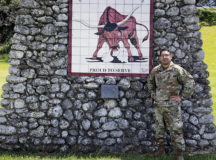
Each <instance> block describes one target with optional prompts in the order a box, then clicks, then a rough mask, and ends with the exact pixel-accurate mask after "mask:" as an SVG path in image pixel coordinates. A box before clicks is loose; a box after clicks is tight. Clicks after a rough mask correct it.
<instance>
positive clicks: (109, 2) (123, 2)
mask: <svg viewBox="0 0 216 160" xmlns="http://www.w3.org/2000/svg"><path fill="white" fill-rule="evenodd" d="M141 1H142V0H73V4H72V5H73V6H72V56H71V57H72V61H71V62H72V63H71V64H72V66H71V69H72V71H71V72H72V73H73V72H82V73H89V72H90V69H91V68H98V67H99V68H107V67H108V68H121V69H122V68H126V69H130V71H131V72H132V73H136V74H137V73H142V74H148V70H149V69H148V68H149V61H147V62H145V63H144V62H142V63H139V62H127V63H104V62H98V63H92V62H87V61H88V60H87V59H86V58H91V57H92V56H93V53H94V51H95V50H96V48H97V42H98V38H99V36H97V35H95V33H96V32H97V28H94V29H93V28H91V29H90V28H87V27H86V26H84V25H82V24H81V23H80V22H76V21H73V19H79V20H82V21H85V22H87V23H88V24H90V25H96V26H97V25H98V22H99V20H100V16H101V15H102V13H103V12H104V10H105V8H106V7H108V6H111V7H112V8H115V9H116V10H117V11H118V12H119V13H121V14H123V15H128V14H129V13H130V12H131V11H132V10H133V9H134V8H136V7H138V6H140V5H141ZM133 16H134V17H135V19H136V21H137V22H138V23H141V24H144V25H146V26H147V27H148V28H149V30H150V0H145V1H144V2H143V4H142V5H141V7H140V8H139V9H137V10H136V11H135V12H134V13H133ZM136 29H137V36H138V39H139V44H140V49H141V52H142V54H143V57H144V58H149V53H150V52H149V50H150V48H149V47H150V44H149V43H150V41H149V40H150V38H149V39H148V40H146V41H144V42H143V43H142V39H143V38H144V37H145V35H146V34H147V31H146V29H145V28H144V27H142V26H140V25H136ZM119 45H120V49H119V50H118V52H122V53H124V54H125V55H126V56H128V52H127V50H126V49H125V48H124V46H123V43H122V42H120V43H119ZM130 47H131V48H130V49H131V52H132V55H133V56H138V52H137V49H136V48H134V46H133V45H132V44H130ZM106 52H108V53H109V52H110V50H109V47H108V45H107V44H106V42H105V43H104V44H103V47H102V48H101V49H100V50H99V52H98V55H97V57H101V56H102V55H103V54H104V53H106ZM118 52H117V53H118ZM117 53H115V52H114V54H117Z"/></svg>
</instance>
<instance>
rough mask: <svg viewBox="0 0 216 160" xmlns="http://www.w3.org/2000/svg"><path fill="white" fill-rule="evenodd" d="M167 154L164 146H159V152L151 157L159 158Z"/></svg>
mask: <svg viewBox="0 0 216 160" xmlns="http://www.w3.org/2000/svg"><path fill="white" fill-rule="evenodd" d="M164 154H165V149H164V147H163V146H159V148H158V150H157V151H156V152H154V153H152V154H151V157H158V156H162V155H164Z"/></svg>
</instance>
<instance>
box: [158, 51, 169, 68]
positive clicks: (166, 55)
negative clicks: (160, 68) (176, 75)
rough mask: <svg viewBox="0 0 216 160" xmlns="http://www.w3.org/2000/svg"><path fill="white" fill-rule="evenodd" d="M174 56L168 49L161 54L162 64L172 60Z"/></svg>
mask: <svg viewBox="0 0 216 160" xmlns="http://www.w3.org/2000/svg"><path fill="white" fill-rule="evenodd" d="M171 60H172V56H171V55H170V53H169V52H168V51H163V52H162V53H161V55H160V62H161V64H162V65H167V64H169V63H170V62H171Z"/></svg>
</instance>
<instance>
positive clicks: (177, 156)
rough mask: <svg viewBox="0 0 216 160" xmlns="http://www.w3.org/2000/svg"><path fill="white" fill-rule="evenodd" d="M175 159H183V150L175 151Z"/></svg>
mask: <svg viewBox="0 0 216 160" xmlns="http://www.w3.org/2000/svg"><path fill="white" fill-rule="evenodd" d="M176 160H184V156H183V152H182V150H177V151H176Z"/></svg>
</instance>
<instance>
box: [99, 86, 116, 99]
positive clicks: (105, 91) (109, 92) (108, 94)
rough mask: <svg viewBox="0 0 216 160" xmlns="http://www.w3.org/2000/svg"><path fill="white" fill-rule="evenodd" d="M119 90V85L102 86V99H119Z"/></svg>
mask: <svg viewBox="0 0 216 160" xmlns="http://www.w3.org/2000/svg"><path fill="white" fill-rule="evenodd" d="M118 97H119V89H118V86H117V85H102V86H101V98H118Z"/></svg>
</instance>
